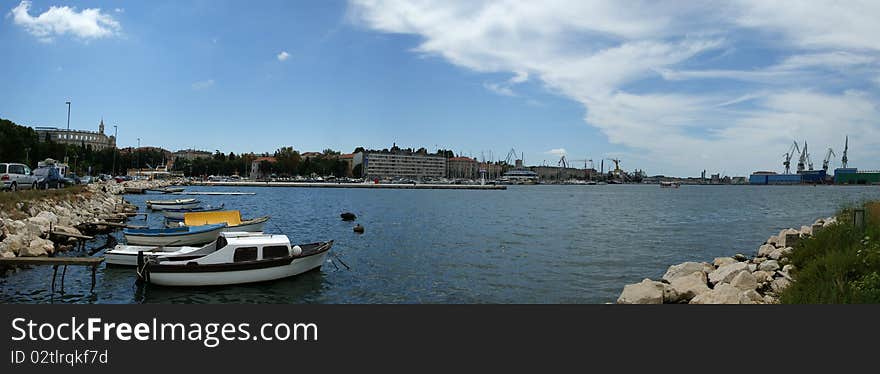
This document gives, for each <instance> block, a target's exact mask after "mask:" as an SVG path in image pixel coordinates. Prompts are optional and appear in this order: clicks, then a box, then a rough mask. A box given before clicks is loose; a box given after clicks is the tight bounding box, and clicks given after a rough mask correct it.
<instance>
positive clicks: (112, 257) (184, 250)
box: [104, 243, 214, 266]
mask: <svg viewBox="0 0 880 374" xmlns="http://www.w3.org/2000/svg"><path fill="white" fill-rule="evenodd" d="M213 249H214V245H213V243H212V244H209V245H206V246H204V247H155V246H135V245H122V244H120V245H117V246H116V248H114V249H112V250H109V251H107V252H104V262H105V263H107V264H108V265H118V266H137V258H138V252H143V254H144V255H145V256H156V257H159V258H172V257H174V256H194V255H199V254H208V253H210V252H211V251H213Z"/></svg>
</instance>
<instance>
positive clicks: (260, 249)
mask: <svg viewBox="0 0 880 374" xmlns="http://www.w3.org/2000/svg"><path fill="white" fill-rule="evenodd" d="M332 246H333V241H332V240H331V241H328V242H321V243H311V244H302V245H294V246H291V244H290V240H289V239H288V237H287V235H272V234H255V233H225V234H223V236H221V239H218V240H217V248H216V250H215V251H214V252H211V253H210V254H207V255H199V256H176V257H162V256H146V255H144V254H143V253H141V254H140V255H138V256H137V257H138V258H137V276H138V279H139V280H141V281H145V282H149V283H152V284H155V285H160V286H221V285H231V284H243V283H255V282H265V281H271V280H276V279H282V278H287V277H292V276H295V275H299V274H302V273H305V272H308V271H311V270H316V269H320V268H321V265H323V264H324V262H325V261H326V260H327V256H328V255H329V253H330V248H331V247H332Z"/></svg>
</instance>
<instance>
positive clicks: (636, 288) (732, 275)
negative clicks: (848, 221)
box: [617, 217, 837, 304]
mask: <svg viewBox="0 0 880 374" xmlns="http://www.w3.org/2000/svg"><path fill="white" fill-rule="evenodd" d="M834 224H837V218H835V217H829V218H825V219H818V220H816V222H814V223H813V224H812V225H810V226H801V229H800V230H796V229H785V230H782V231H780V232H779V234H777V235H773V236H771V237H770V238H769V239H767V241H766V242H764V243H763V244H762V245H761V246H760V247H758V249H757V251H756V253H757V254H756V255H755V256H754V257H751V258H749V257H748V256H745V255H742V254H736V255H734V256H733V257H718V258H715V259H713V260H712V262H711V263H709V262H685V263H681V264H678V265H672V266H670V267H669V269H668V270H667V271H666V273H665V274H664V275H663V277H662V279H661V280H660V281H654V280H651V279H645V280H643V281H641V282H640V283H636V284H630V285H626V286H625V287H624V288H623V292H621V294H620V297H619V298H618V299H617V303H618V304H777V303H779V293H780V292H782V290H784V289H785V288H786V287H788V286H790V285H791V284H792V282H794V281H795V280H794V279H793V278H792V277H791V273H792V272H793V271H794V270H796V269H795V267H794V265H791V264H789V263H788V256H789V255H791V253H792V252H793V251H794V250H795V249H794V245H795V244H796V243H797V242H798V241H799V240H803V239H806V238H809V237H810V236H812V235H813V234H815V233H817V232H819V231H820V230H822V229H823V228H825V227H828V226H830V225H834Z"/></svg>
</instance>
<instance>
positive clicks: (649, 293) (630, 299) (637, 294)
mask: <svg viewBox="0 0 880 374" xmlns="http://www.w3.org/2000/svg"><path fill="white" fill-rule="evenodd" d="M664 287H665V286H664V284H663V283H661V282H657V281H652V280H650V279H645V280H643V281H641V282H640V283H636V284H628V285H626V286H624V287H623V292H621V294H620V297H618V298H617V303H618V304H663V289H664Z"/></svg>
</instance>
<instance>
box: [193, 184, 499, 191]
mask: <svg viewBox="0 0 880 374" xmlns="http://www.w3.org/2000/svg"><path fill="white" fill-rule="evenodd" d="M189 185H191V186H226V187H302V188H390V189H403V190H506V189H507V186H503V185H468V184H391V183H305V182H190V183H189Z"/></svg>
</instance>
